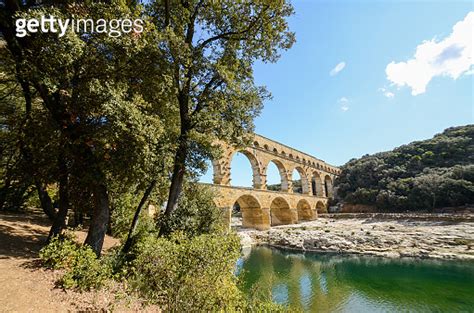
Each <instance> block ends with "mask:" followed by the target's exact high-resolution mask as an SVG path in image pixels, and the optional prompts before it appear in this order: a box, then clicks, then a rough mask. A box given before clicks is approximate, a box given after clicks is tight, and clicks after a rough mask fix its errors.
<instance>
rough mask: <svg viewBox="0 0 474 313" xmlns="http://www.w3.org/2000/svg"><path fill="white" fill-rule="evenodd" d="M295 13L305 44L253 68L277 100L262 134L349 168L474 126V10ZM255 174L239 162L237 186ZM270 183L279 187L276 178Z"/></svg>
mask: <svg viewBox="0 0 474 313" xmlns="http://www.w3.org/2000/svg"><path fill="white" fill-rule="evenodd" d="M293 5H294V7H295V11H296V12H295V15H294V16H293V17H291V19H290V27H291V30H292V31H294V32H295V33H296V40H297V42H296V43H295V45H294V46H293V48H292V49H290V50H289V51H286V52H283V54H282V57H281V59H280V60H279V61H278V62H277V63H276V64H262V63H256V64H255V66H254V71H255V73H254V74H255V80H256V83H257V84H259V85H266V86H267V88H268V90H269V91H270V92H271V93H272V95H273V99H272V100H270V101H267V102H266V103H265V107H264V109H263V111H262V114H261V115H260V116H259V117H258V118H257V119H256V121H255V125H256V129H255V130H256V132H257V133H259V134H262V135H264V136H266V137H269V138H272V139H274V140H277V141H279V142H282V143H284V144H286V145H289V146H292V147H294V148H296V149H299V150H301V151H304V152H307V153H309V154H311V155H314V156H316V157H318V158H321V159H323V160H325V161H326V162H328V163H330V164H333V165H342V164H344V163H345V162H347V161H348V160H349V159H351V158H356V157H360V156H362V155H364V154H372V153H375V152H379V151H385V150H390V149H393V148H394V147H397V146H399V145H402V144H405V143H409V142H411V141H414V140H421V139H426V138H430V137H432V136H433V135H434V134H436V133H439V132H441V131H442V130H443V129H445V128H447V127H450V126H457V125H465V124H472V123H474V113H473V112H474V108H473V87H474V85H473V83H474V75H472V72H473V68H474V66H472V64H473V57H474V56H473V51H472V41H473V30H472V29H473V28H472V27H473V19H474V13H472V14H470V15H469V18H468V14H469V13H470V12H471V11H474V7H473V4H472V2H470V1H436V2H435V1H417V2H412V1H397V2H395V1H379V2H376V1H310V0H306V1H293ZM458 22H460V23H459V24H458V25H457V28H456V29H455V30H453V27H454V26H455V25H456V24H457V23H458ZM466 36H467V37H466ZM466 38H467V39H466ZM417 47H418V50H417ZM417 51H418V52H417ZM415 52H417V53H416V55H415ZM389 64H391V65H389ZM338 65H339V66H338ZM338 70H339V71H338ZM249 168H250V164H249V163H248V161H247V160H246V159H245V158H244V157H238V158H236V159H235V160H234V161H233V163H232V169H233V171H232V180H233V184H234V185H243V186H246V185H249V184H250V182H251V175H250V173H249ZM268 175H269V176H270V181H272V180H278V177H277V176H278V174H277V172H276V169H275V170H272V173H268ZM209 177H210V175H207V178H206V177H205V178H204V179H203V181H208V180H209Z"/></svg>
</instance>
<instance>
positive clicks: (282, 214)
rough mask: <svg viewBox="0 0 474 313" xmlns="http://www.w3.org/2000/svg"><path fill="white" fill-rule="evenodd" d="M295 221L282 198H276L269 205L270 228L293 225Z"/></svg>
mask: <svg viewBox="0 0 474 313" xmlns="http://www.w3.org/2000/svg"><path fill="white" fill-rule="evenodd" d="M295 222H296V219H295V217H294V215H293V212H292V211H291V209H290V205H289V204H288V202H287V201H286V200H285V199H283V198H282V197H276V198H275V199H273V201H272V203H271V204H270V224H271V226H277V225H286V224H292V223H295Z"/></svg>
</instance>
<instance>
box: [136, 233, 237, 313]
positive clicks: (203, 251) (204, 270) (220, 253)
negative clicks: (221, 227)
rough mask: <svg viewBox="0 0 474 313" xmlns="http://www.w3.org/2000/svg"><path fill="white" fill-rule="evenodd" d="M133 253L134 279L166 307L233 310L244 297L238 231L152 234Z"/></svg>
mask: <svg viewBox="0 0 474 313" xmlns="http://www.w3.org/2000/svg"><path fill="white" fill-rule="evenodd" d="M133 253H134V255H135V256H136V258H135V259H134V260H133V261H132V262H131V264H130V265H131V268H132V269H133V274H132V277H131V281H132V284H133V285H134V287H135V288H136V289H138V290H139V291H140V292H141V293H142V294H143V295H145V296H146V297H147V298H149V299H151V300H153V301H155V302H157V303H160V304H161V305H164V309H165V310H166V311H173V312H175V311H179V312H188V311H196V310H199V311H215V310H216V308H220V309H225V310H228V309H230V308H233V307H236V306H237V305H238V304H239V303H240V302H241V301H242V294H241V292H240V290H239V289H238V288H237V284H236V276H235V275H234V270H235V264H236V261H237V259H238V258H239V256H240V240H239V238H238V236H237V235H235V234H229V235H225V234H222V233H214V234H203V235H199V236H196V237H193V238H189V237H187V236H186V235H185V233H184V232H176V233H173V234H172V235H171V236H170V237H169V238H156V237H154V236H148V237H143V238H142V240H141V241H140V242H138V243H137V244H136V245H135V247H134V251H133ZM197 308H198V309H197Z"/></svg>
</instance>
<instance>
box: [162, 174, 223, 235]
mask: <svg viewBox="0 0 474 313" xmlns="http://www.w3.org/2000/svg"><path fill="white" fill-rule="evenodd" d="M213 198H214V194H213V193H212V191H211V190H210V189H209V187H207V186H202V185H199V184H194V183H187V184H186V185H185V188H184V191H183V192H182V193H181V196H180V199H179V202H178V207H177V209H176V210H174V212H173V214H172V215H171V216H170V218H163V216H160V217H159V218H158V225H159V226H160V227H166V228H167V229H168V232H167V233H171V232H176V231H182V232H184V233H185V234H186V235H187V236H188V237H193V236H197V235H200V234H209V233H212V232H215V231H217V230H218V229H220V228H221V227H222V220H223V219H222V213H221V210H220V209H219V208H218V207H217V206H216V204H215V202H214V200H213Z"/></svg>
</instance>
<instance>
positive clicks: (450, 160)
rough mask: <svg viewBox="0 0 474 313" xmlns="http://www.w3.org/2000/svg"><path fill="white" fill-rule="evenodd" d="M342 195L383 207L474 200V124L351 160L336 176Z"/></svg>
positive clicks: (433, 205) (417, 207)
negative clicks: (391, 149) (338, 175)
mask: <svg viewBox="0 0 474 313" xmlns="http://www.w3.org/2000/svg"><path fill="white" fill-rule="evenodd" d="M335 186H336V187H337V188H338V196H339V197H340V198H342V200H344V201H346V202H349V203H358V204H368V205H375V206H377V208H379V209H381V210H433V209H435V208H439V207H444V206H461V205H466V204H473V203H474V125H467V126H461V127H453V128H448V129H446V130H445V131H444V132H443V133H441V134H438V135H436V136H434V138H432V139H429V140H424V141H417V142H413V143H410V144H408V145H404V146H401V147H399V148H396V149H394V150H393V151H389V152H382V153H377V154H374V155H367V156H364V157H362V158H360V159H357V160H351V161H349V162H348V163H347V164H345V165H344V166H343V167H342V173H341V175H340V177H338V178H337V179H336V182H335Z"/></svg>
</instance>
